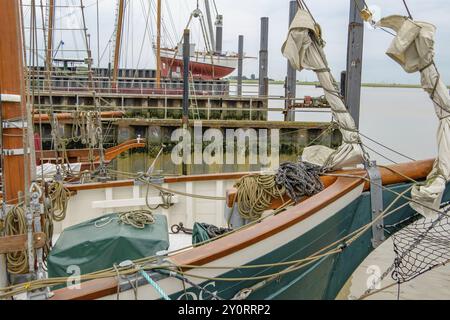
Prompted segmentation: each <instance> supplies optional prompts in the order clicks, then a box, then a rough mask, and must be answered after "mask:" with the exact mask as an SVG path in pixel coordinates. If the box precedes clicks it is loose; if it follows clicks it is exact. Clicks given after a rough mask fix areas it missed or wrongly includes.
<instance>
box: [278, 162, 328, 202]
mask: <svg viewBox="0 0 450 320" xmlns="http://www.w3.org/2000/svg"><path fill="white" fill-rule="evenodd" d="M321 173H322V169H321V168H320V167H318V166H315V165H313V164H310V163H306V162H298V163H293V162H285V163H283V164H281V165H280V168H279V169H278V172H277V174H276V175H275V182H276V183H277V184H279V185H281V186H283V187H284V188H285V189H286V193H287V195H288V196H289V197H290V198H291V199H292V200H294V201H295V202H296V203H298V202H300V200H301V198H302V197H304V196H308V197H310V196H313V195H315V194H317V193H319V192H321V191H323V189H324V185H323V183H322V181H321V180H320V174H321Z"/></svg>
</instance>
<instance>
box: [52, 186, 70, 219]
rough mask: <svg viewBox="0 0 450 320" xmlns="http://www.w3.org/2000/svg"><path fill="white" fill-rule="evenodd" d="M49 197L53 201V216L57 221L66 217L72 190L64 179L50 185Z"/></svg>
mask: <svg viewBox="0 0 450 320" xmlns="http://www.w3.org/2000/svg"><path fill="white" fill-rule="evenodd" d="M48 197H49V199H50V201H51V207H50V208H51V209H50V213H51V217H52V220H54V221H56V222H61V221H63V220H64V219H65V218H66V214H67V206H68V204H69V199H70V191H69V189H67V188H66V187H65V186H64V183H63V182H62V181H54V182H53V183H51V184H50V185H49V187H48Z"/></svg>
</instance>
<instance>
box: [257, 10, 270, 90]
mask: <svg viewBox="0 0 450 320" xmlns="http://www.w3.org/2000/svg"><path fill="white" fill-rule="evenodd" d="M268 68H269V18H267V17H263V18H261V47H260V50H259V91H258V93H259V96H264V95H266V94H267V92H268V90H267V88H266V83H267V81H266V79H267V77H268Z"/></svg>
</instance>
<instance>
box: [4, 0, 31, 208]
mask: <svg viewBox="0 0 450 320" xmlns="http://www.w3.org/2000/svg"><path fill="white" fill-rule="evenodd" d="M0 13H1V19H0V34H1V35H2V38H1V41H0V94H1V102H0V105H1V116H2V124H3V130H2V146H1V147H2V151H3V154H2V157H3V168H2V169H3V178H4V185H3V201H4V202H7V203H8V204H16V203H17V198H18V193H19V192H24V191H25V185H24V184H25V168H24V160H25V153H26V151H25V150H24V138H23V137H24V135H25V130H26V129H24V128H26V127H27V123H26V121H25V116H24V115H25V114H26V101H25V94H24V93H25V91H24V89H25V88H24V84H25V83H24V72H23V70H24V61H23V58H24V55H23V42H22V31H21V27H22V26H21V21H20V7H19V1H16V0H2V1H0Z"/></svg>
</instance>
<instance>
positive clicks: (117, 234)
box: [47, 214, 169, 278]
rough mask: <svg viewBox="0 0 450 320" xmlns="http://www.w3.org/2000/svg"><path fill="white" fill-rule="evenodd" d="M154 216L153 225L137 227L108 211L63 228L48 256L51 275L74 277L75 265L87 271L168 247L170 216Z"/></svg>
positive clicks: (143, 256)
mask: <svg viewBox="0 0 450 320" xmlns="http://www.w3.org/2000/svg"><path fill="white" fill-rule="evenodd" d="M154 218H155V223H154V224H152V225H147V226H146V227H145V228H144V229H137V228H134V227H132V226H130V225H126V224H123V223H119V222H118V219H117V214H109V215H106V216H103V217H101V218H98V219H94V220H90V221H88V222H84V223H81V224H79V225H76V226H73V227H70V228H68V229H66V230H64V232H63V233H62V234H61V236H60V237H59V239H58V241H57V242H56V244H55V246H54V248H53V249H52V251H51V252H50V255H49V256H48V259H47V267H48V276H49V278H55V277H67V276H71V275H72V273H70V272H73V267H74V266H75V267H79V268H80V272H81V274H88V273H91V272H96V271H100V270H104V269H109V268H111V267H112V266H113V265H114V264H115V263H117V264H119V263H121V262H123V261H125V260H137V259H141V258H145V257H151V256H154V255H155V254H156V253H157V252H158V251H163V250H168V248H169V232H168V225H167V219H166V217H165V216H162V215H155V216H154ZM108 221H109V223H108ZM96 225H97V226H96ZM69 267H70V268H69ZM68 268H69V270H68ZM70 270H72V271H70ZM68 272H69V273H68Z"/></svg>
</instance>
